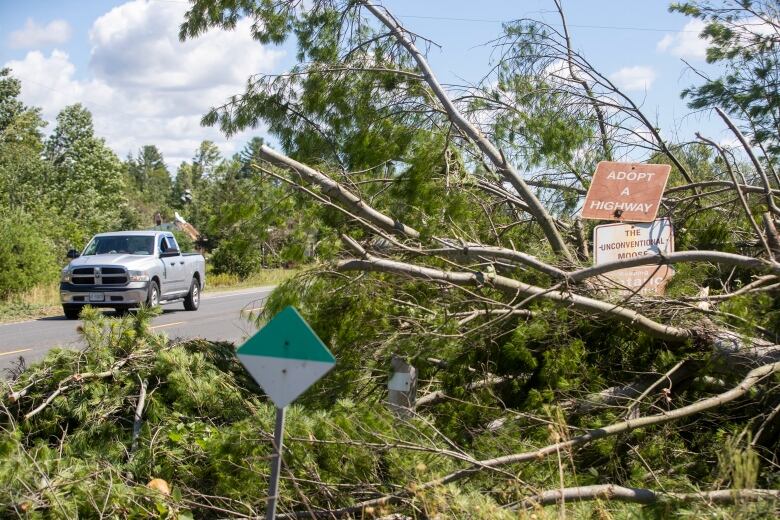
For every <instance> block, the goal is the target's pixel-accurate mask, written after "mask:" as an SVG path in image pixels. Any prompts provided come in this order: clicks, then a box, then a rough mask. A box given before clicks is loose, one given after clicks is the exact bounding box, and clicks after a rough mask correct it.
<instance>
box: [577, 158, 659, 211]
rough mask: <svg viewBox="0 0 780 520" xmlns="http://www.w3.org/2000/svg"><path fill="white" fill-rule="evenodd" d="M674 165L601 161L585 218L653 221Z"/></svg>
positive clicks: (592, 183)
mask: <svg viewBox="0 0 780 520" xmlns="http://www.w3.org/2000/svg"><path fill="white" fill-rule="evenodd" d="M671 171H672V167H671V166H669V165H668V164H642V163H619V162H611V161H601V162H600V163H599V164H598V166H597V167H596V173H594V174H593V179H592V180H591V183H590V189H588V194H587V196H586V197H585V205H584V206H583V208H582V218H589V219H594V220H621V221H625V222H652V221H653V220H654V219H655V217H656V215H657V214H658V206H659V205H660V203H661V196H662V195H663V193H664V188H665V187H666V181H667V180H668V179H669V173H670V172H671Z"/></svg>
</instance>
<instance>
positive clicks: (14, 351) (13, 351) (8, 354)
mask: <svg viewBox="0 0 780 520" xmlns="http://www.w3.org/2000/svg"><path fill="white" fill-rule="evenodd" d="M30 350H32V349H31V348H23V349H22V350H12V351H10V352H0V356H10V355H11V354H21V353H22V352H29V351H30Z"/></svg>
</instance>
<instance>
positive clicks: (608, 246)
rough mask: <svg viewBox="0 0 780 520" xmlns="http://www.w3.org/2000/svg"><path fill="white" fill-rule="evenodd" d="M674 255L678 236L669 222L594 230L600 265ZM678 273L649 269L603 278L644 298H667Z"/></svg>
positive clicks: (664, 268) (663, 268) (596, 259)
mask: <svg viewBox="0 0 780 520" xmlns="http://www.w3.org/2000/svg"><path fill="white" fill-rule="evenodd" d="M672 252H674V232H673V230H672V223H671V222H670V221H669V219H668V218H660V219H657V220H655V221H653V222H650V223H646V224H645V223H642V224H639V223H635V224H606V225H603V226H596V228H595V229H594V230H593V259H594V263H595V264H596V265H600V264H605V263H608V262H614V261H618V260H627V259H630V258H635V257H638V256H646V255H658V254H668V253H672ZM673 274H674V269H672V268H671V267H669V266H666V265H661V266H659V265H646V266H639V267H631V268H628V269H619V270H617V271H612V272H610V273H607V274H605V275H603V276H601V277H600V278H601V279H602V281H606V282H609V283H610V284H611V285H613V286H616V287H618V288H620V289H624V290H629V291H638V292H639V293H640V294H663V292H664V289H665V287H666V283H667V282H668V281H669V279H670V278H671V277H672V275H673Z"/></svg>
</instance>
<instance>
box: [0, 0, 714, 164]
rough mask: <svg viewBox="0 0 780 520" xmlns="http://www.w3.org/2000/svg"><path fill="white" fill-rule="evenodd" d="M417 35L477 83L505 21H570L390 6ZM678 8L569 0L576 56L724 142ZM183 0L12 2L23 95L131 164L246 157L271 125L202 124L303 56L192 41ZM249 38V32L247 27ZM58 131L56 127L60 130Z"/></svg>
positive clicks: (534, 3)
mask: <svg viewBox="0 0 780 520" xmlns="http://www.w3.org/2000/svg"><path fill="white" fill-rule="evenodd" d="M385 5H386V6H387V7H388V8H389V9H390V10H391V11H392V12H393V13H394V14H396V15H397V16H399V17H400V18H401V19H402V21H403V22H404V23H405V24H406V25H407V27H409V28H410V29H411V30H413V31H414V32H416V33H418V34H421V35H424V36H426V37H428V38H430V39H432V40H434V41H435V42H436V43H438V44H439V45H440V46H441V48H433V49H432V50H431V52H430V56H429V59H430V61H431V64H432V65H433V67H434V70H435V71H436V72H437V74H438V75H439V76H440V79H441V80H442V81H443V82H445V83H459V82H462V81H463V80H465V81H468V82H474V81H477V80H479V79H480V78H482V77H483V75H484V74H485V73H486V72H487V71H488V70H489V67H490V59H491V50H492V48H491V46H490V45H489V43H488V42H490V41H491V40H493V39H494V38H496V37H497V36H498V35H499V34H500V29H501V21H503V20H512V19H518V18H524V17H530V18H535V19H540V20H543V21H547V22H549V23H551V24H558V23H559V21H558V16H557V13H556V12H555V11H554V4H553V3H552V0H523V1H520V0H515V1H511V0H481V1H479V2H473V1H469V2H466V1H453V0H450V1H446V0H425V1H420V0H417V1H411V0H386V1H385ZM667 5H668V4H667V2H664V1H639V0H624V1H619V0H588V1H587V2H585V1H574V0H569V1H568V2H567V1H564V8H565V9H566V13H567V20H568V23H569V26H570V32H571V34H572V38H573V42H574V45H575V47H576V48H577V49H578V50H579V51H580V52H581V53H583V54H584V55H585V56H586V57H587V58H588V59H589V60H590V61H591V63H593V64H594V65H595V66H596V67H597V68H598V69H599V70H600V71H602V72H604V73H605V74H607V75H608V76H610V77H611V78H612V79H613V80H614V81H615V82H616V83H618V84H620V85H621V86H622V87H623V88H624V90H626V91H627V92H628V93H629V94H631V95H632V96H633V97H634V99H635V100H637V101H639V102H641V104H642V106H643V108H644V110H645V112H646V113H647V114H648V115H650V116H651V117H652V118H653V119H656V118H657V119H658V121H659V123H660V125H661V126H662V127H663V128H664V129H665V132H666V133H667V135H671V134H673V133H675V132H678V133H679V135H680V137H682V138H690V137H692V134H693V131H694V129H698V128H704V129H705V131H707V132H708V133H709V135H713V136H715V137H716V138H720V137H722V135H720V129H719V127H718V126H717V125H715V124H714V122H710V121H709V115H708V114H700V115H694V116H688V117H685V116H686V114H689V112H690V111H689V110H687V109H686V108H685V105H684V103H683V102H682V101H681V100H680V97H679V93H680V90H681V89H682V88H684V87H685V86H688V85H690V84H691V83H693V82H695V77H694V76H693V75H692V74H691V73H690V72H686V66H685V64H684V63H683V62H682V61H681V58H684V59H686V60H687V61H689V62H690V63H691V64H692V65H694V66H696V67H702V68H706V64H705V63H704V60H703V50H704V45H703V42H701V40H699V39H698V36H697V35H698V31H699V27H698V26H697V25H696V22H693V21H691V20H690V19H687V18H685V17H684V16H681V15H679V14H676V13H669V12H668V11H667ZM186 7H187V2H184V1H180V0H132V1H127V2H123V1H96V0H87V1H84V0H80V1H75V0H59V1H53V0H37V1H34V2H17V1H11V0H0V64H4V65H6V66H11V67H12V68H13V69H14V71H15V73H16V75H17V76H18V77H20V79H22V82H23V99H24V100H25V101H26V102H27V103H28V104H31V105H35V106H41V107H42V108H43V110H44V116H45V117H46V118H47V119H48V120H50V121H53V119H54V117H55V116H56V113H57V111H59V110H60V109H61V108H62V107H63V106H65V105H67V104H70V103H74V102H81V103H83V104H84V105H86V106H87V107H88V108H89V109H90V110H91V111H92V112H93V114H94V118H95V126H96V129H97V131H98V133H99V134H100V135H101V136H103V137H105V138H106V140H107V142H108V144H109V145H110V146H111V147H112V148H113V149H114V150H115V151H116V152H117V154H119V155H120V156H121V157H124V156H125V155H127V153H128V152H132V151H135V150H137V149H138V148H139V147H140V146H142V145H144V144H156V145H157V146H158V147H160V149H161V150H162V151H163V153H164V155H165V157H166V162H168V164H169V165H170V166H172V167H175V165H177V164H178V163H179V162H181V161H182V160H188V159H189V158H190V157H191V156H192V154H193V152H194V150H195V148H196V147H197V145H198V143H199V142H200V141H201V140H203V139H211V140H214V141H215V142H217V143H218V144H219V146H220V148H221V149H222V151H223V153H226V154H231V153H234V152H235V151H237V150H239V149H240V148H241V146H243V143H244V142H245V141H246V140H247V139H248V138H249V137H251V136H252V135H263V133H264V132H263V129H262V128H259V129H256V130H251V131H247V132H244V133H242V134H240V135H238V136H236V137H234V138H233V139H231V140H230V141H228V140H226V139H225V138H224V137H223V136H221V135H220V134H219V133H218V132H217V131H216V130H215V129H208V128H202V127H200V126H199V125H198V121H199V119H200V117H201V116H202V114H203V113H204V112H205V111H206V110H207V109H208V108H209V107H210V106H212V105H215V104H219V103H220V102H222V101H224V99H225V98H226V97H227V96H228V95H230V94H232V93H239V92H240V91H241V90H242V84H243V82H244V80H245V79H246V77H247V75H248V74H250V73H253V72H261V71H262V72H280V71H283V70H284V69H285V68H287V67H288V66H289V65H290V64H291V60H292V59H293V54H294V52H293V51H292V49H291V48H289V46H288V47H284V46H283V47H281V48H263V47H262V46H260V45H259V44H257V43H256V42H252V41H251V40H250V38H249V36H248V34H247V31H246V30H245V29H246V27H241V26H239V28H238V30H237V31H235V33H233V34H230V33H219V32H214V33H210V34H208V35H206V36H205V37H202V38H200V39H198V40H196V41H194V42H187V43H185V44H181V43H179V42H178V40H177V39H176V37H175V36H176V30H177V27H178V24H179V23H180V22H181V14H182V13H183V11H184V10H185V9H186ZM242 29H244V30H242ZM52 126H53V125H50V126H49V128H51V127H52Z"/></svg>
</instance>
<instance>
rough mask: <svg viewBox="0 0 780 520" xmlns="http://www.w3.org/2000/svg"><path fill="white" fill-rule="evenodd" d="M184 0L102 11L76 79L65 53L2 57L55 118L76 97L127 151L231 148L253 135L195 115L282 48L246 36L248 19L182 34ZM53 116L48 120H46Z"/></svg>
mask: <svg viewBox="0 0 780 520" xmlns="http://www.w3.org/2000/svg"><path fill="white" fill-rule="evenodd" d="M186 8H187V4H182V3H161V2H149V1H147V0H133V1H131V2H127V3H125V4H122V5H120V6H118V7H116V8H114V9H112V10H111V11H109V12H108V13H106V14H105V15H103V16H101V17H99V18H98V19H97V20H95V22H94V23H93V25H92V28H91V30H90V43H91V57H90V65H89V66H90V72H91V77H90V78H88V79H81V78H80V77H79V75H78V74H77V71H76V67H75V66H74V64H73V63H72V62H71V61H70V58H69V56H68V54H66V53H65V52H63V51H61V50H56V49H55V50H53V51H52V52H51V53H50V54H49V55H48V56H47V55H45V54H44V53H41V52H40V51H31V52H28V53H27V55H26V56H25V57H24V59H22V60H17V61H11V62H8V63H7V64H6V66H8V67H10V68H11V69H12V70H13V74H14V75H15V76H17V77H19V79H21V81H22V97H23V100H24V101H25V103H27V104H28V105H32V106H40V107H42V108H43V114H44V117H45V118H46V119H47V120H49V121H53V120H54V119H55V117H56V115H57V113H58V112H59V111H60V110H61V109H62V108H63V107H64V106H66V105H69V104H72V103H77V102H80V103H82V104H84V105H85V106H86V107H87V108H88V109H89V110H90V111H91V112H92V114H93V116H94V121H95V129H96V132H97V134H98V135H100V136H101V137H104V138H105V139H106V141H107V143H108V144H109V146H111V147H112V148H113V149H114V151H116V153H117V154H118V155H119V156H120V157H124V156H126V155H127V153H128V152H133V153H135V152H137V151H138V149H139V148H140V147H141V146H143V145H145V144H154V145H157V147H158V148H160V150H161V151H162V153H163V155H164V156H165V159H166V163H167V164H168V165H169V167H171V168H175V167H176V166H177V165H178V164H179V163H180V162H181V161H183V160H189V159H191V157H192V155H193V153H194V152H195V149H196V148H197V147H198V145H199V144H200V142H201V141H202V140H204V139H209V140H212V141H214V142H216V143H217V144H218V145H219V146H220V148H221V150H222V152H223V153H224V154H226V155H228V154H232V153H234V152H236V151H238V150H237V148H238V147H240V146H241V144H242V143H243V141H245V140H246V139H247V138H248V137H249V136H250V135H255V134H258V133H261V132H262V130H249V131H246V132H244V133H242V134H239V135H237V136H234V137H233V138H232V139H231V140H230V141H228V140H226V139H225V138H224V136H222V135H221V134H220V132H219V130H218V129H216V128H204V127H201V126H200V118H201V117H202V116H203V114H204V113H206V111H207V110H208V109H209V108H210V107H211V106H215V105H220V104H222V103H224V102H225V101H226V100H227V98H228V97H229V96H231V95H233V94H238V93H241V92H243V90H244V88H245V84H246V79H247V78H248V77H249V76H250V75H251V74H256V73H261V72H271V71H273V70H274V69H275V67H276V65H277V63H278V62H279V59H280V58H281V57H282V53H281V52H280V51H276V50H272V49H269V48H267V47H264V46H262V45H261V44H260V43H258V42H256V41H254V40H252V38H251V36H250V34H249V25H250V22H249V21H242V22H239V24H238V25H237V27H236V29H235V30H234V31H229V32H228V31H209V32H207V33H206V34H204V35H202V36H201V37H199V38H198V39H196V40H192V41H187V42H183V43H182V42H179V38H178V31H179V25H180V24H181V22H182V20H183V14H184V11H185V10H186ZM52 127H53V125H50V127H49V128H52Z"/></svg>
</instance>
